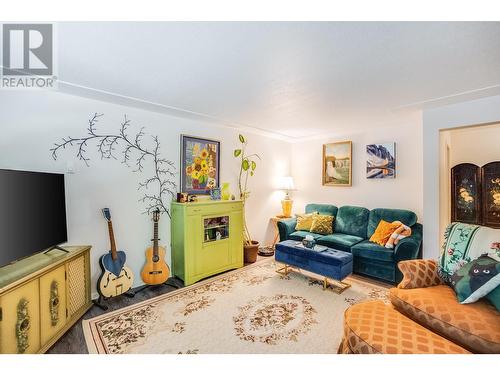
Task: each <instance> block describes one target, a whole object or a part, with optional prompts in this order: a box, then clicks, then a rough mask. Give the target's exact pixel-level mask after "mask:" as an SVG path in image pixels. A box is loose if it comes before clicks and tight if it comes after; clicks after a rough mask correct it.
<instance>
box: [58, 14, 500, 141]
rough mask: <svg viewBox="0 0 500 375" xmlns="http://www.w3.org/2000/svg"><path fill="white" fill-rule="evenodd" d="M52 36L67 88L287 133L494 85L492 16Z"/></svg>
mask: <svg viewBox="0 0 500 375" xmlns="http://www.w3.org/2000/svg"><path fill="white" fill-rule="evenodd" d="M57 40H58V67H59V69H58V70H59V71H58V75H59V79H60V81H63V83H62V84H61V85H60V89H61V90H62V91H67V92H73V93H77V94H82V95H87V96H96V97H98V96H101V97H106V98H107V99H106V100H115V101H121V102H123V101H128V102H131V103H133V105H137V106H139V107H144V108H148V109H154V110H159V111H165V112H169V113H171V114H174V115H180V116H194V117H201V118H207V119H212V120H213V121H216V122H220V123H223V124H227V125H229V126H236V127H250V128H255V129H259V130H260V131H263V132H268V133H269V134H274V135H276V134H279V135H282V136H285V137H286V138H288V139H294V138H295V139H296V138H297V137H310V136H316V135H318V134H327V133H334V132H336V131H343V130H345V129H352V128H358V129H363V127H366V126H373V124H377V125H380V124H381V123H383V122H384V121H389V119H390V118H394V117H397V116H398V115H400V114H401V112H404V111H411V110H415V109H419V108H422V107H426V106H427V107H428V106H436V105H442V104H447V103H452V102H456V101H461V100H469V99H471V98H475V97H480V96H487V95H494V94H498V93H500V23H498V22H495V23H474V22H468V23H461V22H460V23H459V22H455V23H429V22H420V23H418V22H417V23H401V22H397V23H394V22H372V23H369V22H296V23H289V22H288V23H279V22H271V23H268V22H252V23H239V22H238V23H217V22H212V23H210V22H204V23H203V22H197V23H189V22H182V23H175V22H162V23H129V22H126V23H60V24H58V29H57ZM64 82H66V83H64ZM99 90H100V91H99Z"/></svg>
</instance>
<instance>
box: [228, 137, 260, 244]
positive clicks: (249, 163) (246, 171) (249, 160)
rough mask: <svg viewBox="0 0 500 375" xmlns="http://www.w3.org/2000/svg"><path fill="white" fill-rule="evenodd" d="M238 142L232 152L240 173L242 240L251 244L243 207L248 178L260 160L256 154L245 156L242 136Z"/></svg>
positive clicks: (247, 193) (245, 146) (244, 144)
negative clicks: (238, 164)
mask: <svg viewBox="0 0 500 375" xmlns="http://www.w3.org/2000/svg"><path fill="white" fill-rule="evenodd" d="M238 138H239V141H240V144H241V146H240V148H237V149H235V150H234V151H233V155H234V157H235V158H238V159H239V160H240V173H239V176H238V189H239V191H240V199H241V200H242V201H243V223H244V238H245V244H246V245H251V244H252V237H251V235H250V232H249V230H248V227H247V224H246V218H245V217H246V215H245V206H246V201H247V199H248V197H249V196H250V191H249V190H248V177H252V176H253V175H254V174H255V170H256V169H257V161H256V160H257V159H258V160H260V156H259V155H257V154H251V155H247V153H246V148H247V145H248V142H247V140H246V139H245V137H244V136H243V135H241V134H240V135H239V136H238Z"/></svg>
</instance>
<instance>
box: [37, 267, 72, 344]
mask: <svg viewBox="0 0 500 375" xmlns="http://www.w3.org/2000/svg"><path fill="white" fill-rule="evenodd" d="M65 274H66V267H65V266H64V264H63V265H62V266H59V267H58V268H56V269H55V270H53V271H50V272H49V273H47V274H45V275H43V276H42V277H41V278H40V324H41V330H40V332H41V344H42V346H43V345H44V344H46V343H47V342H48V341H49V340H50V339H51V338H52V337H53V336H54V335H55V334H56V333H57V332H59V331H60V330H61V329H62V328H63V327H64V325H65V324H66V314H67V310H66V280H65Z"/></svg>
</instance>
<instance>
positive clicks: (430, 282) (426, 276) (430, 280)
mask: <svg viewBox="0 0 500 375" xmlns="http://www.w3.org/2000/svg"><path fill="white" fill-rule="evenodd" d="M398 268H399V270H400V271H401V273H402V274H403V280H401V282H400V283H399V284H398V288H399V289H414V288H427V287H429V286H434V285H441V284H443V281H442V280H441V278H440V277H439V275H438V264H437V261H435V260H434V259H412V260H405V261H402V262H399V263H398Z"/></svg>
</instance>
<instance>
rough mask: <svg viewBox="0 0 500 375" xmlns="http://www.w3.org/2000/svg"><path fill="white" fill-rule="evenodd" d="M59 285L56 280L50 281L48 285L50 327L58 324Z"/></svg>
mask: <svg viewBox="0 0 500 375" xmlns="http://www.w3.org/2000/svg"><path fill="white" fill-rule="evenodd" d="M59 302H60V300H59V284H58V282H57V281H56V280H54V281H52V283H51V284H50V299H49V309H50V321H51V324H52V327H55V326H56V325H57V323H58V322H59Z"/></svg>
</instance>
